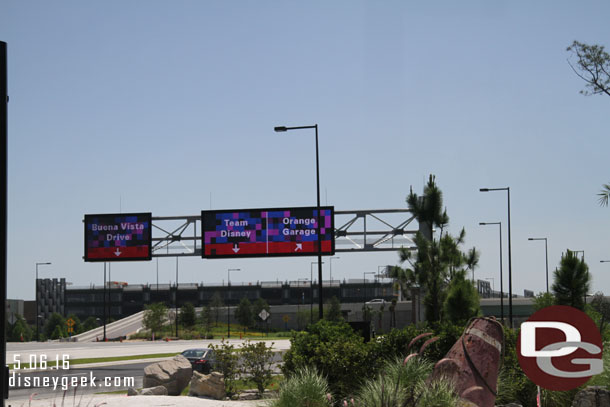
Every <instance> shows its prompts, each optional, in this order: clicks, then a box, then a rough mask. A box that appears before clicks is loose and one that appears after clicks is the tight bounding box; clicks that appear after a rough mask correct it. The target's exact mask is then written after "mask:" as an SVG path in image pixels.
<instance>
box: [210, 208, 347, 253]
mask: <svg viewBox="0 0 610 407" xmlns="http://www.w3.org/2000/svg"><path fill="white" fill-rule="evenodd" d="M201 224H202V227H203V233H202V237H203V239H202V240H203V241H202V256H203V257H204V258H229V257H268V256H314V255H317V254H322V255H333V254H334V253H335V236H334V232H335V231H334V226H335V225H334V207H332V206H323V207H321V208H320V225H319V227H318V209H317V207H299V208H271V209H236V210H218V211H202V212H201ZM318 242H319V243H320V248H319V249H318ZM318 250H319V252H318Z"/></svg>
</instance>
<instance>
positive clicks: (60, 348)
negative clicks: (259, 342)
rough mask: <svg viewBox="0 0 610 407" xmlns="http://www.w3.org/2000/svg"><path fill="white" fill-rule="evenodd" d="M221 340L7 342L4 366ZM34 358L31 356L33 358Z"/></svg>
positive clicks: (285, 343) (284, 342) (283, 345)
mask: <svg viewBox="0 0 610 407" xmlns="http://www.w3.org/2000/svg"><path fill="white" fill-rule="evenodd" d="M220 342H221V340H220V339H205V340H191V341H187V340H179V341H170V342H164V341H155V342H151V341H133V342H132V341H125V342H25V343H22V342H9V343H7V344H6V348H7V352H6V363H7V364H12V363H14V358H20V359H21V363H28V362H29V359H30V357H32V358H35V360H36V361H39V360H40V356H41V355H45V356H46V358H47V360H55V359H56V358H58V359H59V360H60V361H61V360H62V357H63V355H68V357H69V359H71V360H74V359H83V358H100V357H111V356H132V355H147V354H154V353H172V352H176V353H178V352H182V351H183V350H185V349H189V348H207V347H209V345H210V344H215V345H218V344H220ZM225 342H229V343H231V344H233V345H234V346H236V347H240V346H241V344H242V343H243V342H244V341H243V340H240V339H229V340H227V341H225ZM265 343H267V346H270V345H271V343H273V349H274V350H275V351H285V350H287V349H289V348H290V340H289V339H279V340H265ZM33 355H34V356H33Z"/></svg>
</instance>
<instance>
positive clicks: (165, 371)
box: [143, 355, 193, 396]
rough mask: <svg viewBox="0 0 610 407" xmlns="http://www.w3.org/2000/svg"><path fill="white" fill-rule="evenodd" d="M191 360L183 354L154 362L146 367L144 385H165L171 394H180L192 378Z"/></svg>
mask: <svg viewBox="0 0 610 407" xmlns="http://www.w3.org/2000/svg"><path fill="white" fill-rule="evenodd" d="M192 372H193V369H192V368H191V362H189V361H188V359H187V358H185V357H184V356H182V355H178V356H174V357H173V358H172V359H170V360H164V361H161V362H157V363H153V364H151V365H148V366H146V367H145V368H144V381H143V386H144V387H145V388H146V387H157V386H163V387H165V388H166V389H167V394H168V395H170V396H179V395H180V393H181V392H182V390H184V389H185V388H186V386H187V385H188V384H189V380H190V379H191V374H192Z"/></svg>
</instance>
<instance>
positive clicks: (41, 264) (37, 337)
mask: <svg viewBox="0 0 610 407" xmlns="http://www.w3.org/2000/svg"><path fill="white" fill-rule="evenodd" d="M49 265H51V263H49V262H46V263H36V289H35V291H36V292H35V294H34V295H35V296H36V342H38V341H39V340H40V322H39V321H38V319H39V318H38V315H39V314H40V312H39V311H38V266H49Z"/></svg>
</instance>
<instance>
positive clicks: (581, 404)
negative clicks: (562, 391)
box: [572, 386, 610, 407]
mask: <svg viewBox="0 0 610 407" xmlns="http://www.w3.org/2000/svg"><path fill="white" fill-rule="evenodd" d="M572 407H610V391H608V390H606V388H604V387H600V386H589V387H587V388H586V389H584V390H581V391H579V392H578V394H577V395H576V397H574V401H573V402H572Z"/></svg>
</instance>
